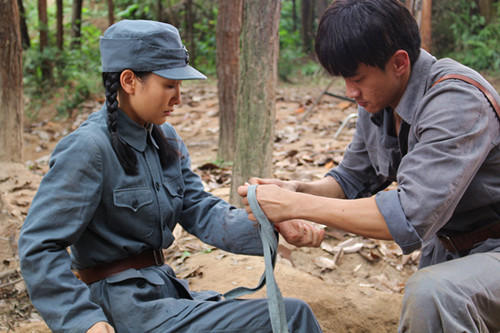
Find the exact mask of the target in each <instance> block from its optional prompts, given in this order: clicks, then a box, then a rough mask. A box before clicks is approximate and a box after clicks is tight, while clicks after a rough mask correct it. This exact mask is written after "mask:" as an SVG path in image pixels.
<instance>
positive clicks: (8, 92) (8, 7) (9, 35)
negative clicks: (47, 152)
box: [0, 1, 23, 162]
mask: <svg viewBox="0 0 500 333" xmlns="http://www.w3.org/2000/svg"><path fill="white" fill-rule="evenodd" d="M19 19H20V15H19V8H18V4H17V1H2V5H1V6H0V161H13V162H22V159H23V155H22V152H23V99H22V96H23V77H22V75H23V72H22V62H21V59H22V45H21V31H20V28H19Z"/></svg>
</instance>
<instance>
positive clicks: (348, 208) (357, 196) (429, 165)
mask: <svg viewBox="0 0 500 333" xmlns="http://www.w3.org/2000/svg"><path fill="white" fill-rule="evenodd" d="M316 52H317V55H318V58H319V60H320V62H321V64H322V65H323V66H324V67H325V69H326V70H327V71H328V72H329V73H330V74H332V75H340V76H342V77H343V78H344V80H345V83H346V91H347V95H348V96H349V97H351V98H354V99H355V100H356V102H357V103H358V105H359V108H358V114H359V120H358V123H357V126H356V132H355V134H354V138H353V140H352V142H351V143H350V145H349V146H348V148H347V151H346V153H345V156H344V159H343V161H342V163H340V165H338V166H337V167H336V168H334V169H332V170H331V171H330V172H328V174H327V175H326V177H325V178H324V179H322V180H320V181H316V182H309V183H305V182H299V181H288V182H284V181H279V180H272V179H252V180H251V182H255V183H260V184H261V185H259V186H258V188H257V199H258V201H259V203H260V205H261V207H262V209H263V210H264V212H265V214H266V215H267V217H268V218H269V219H270V220H272V221H273V222H274V223H277V224H279V223H281V222H283V221H286V220H289V219H293V218H303V219H308V220H311V221H315V222H318V223H322V224H325V225H329V226H333V227H336V228H341V229H344V230H347V231H349V232H353V233H356V234H359V235H363V236H366V237H372V238H378V239H387V240H390V239H393V240H394V241H395V242H396V243H397V244H398V245H399V246H400V247H401V249H402V250H403V252H404V253H405V254H408V253H410V252H412V251H414V250H416V249H419V248H421V249H422V257H421V261H420V267H421V269H420V270H419V271H418V272H417V273H416V274H415V275H414V276H413V277H412V278H411V279H410V280H409V281H408V283H407V285H406V290H405V297H404V300H403V309H402V316H401V320H400V325H399V331H400V332H419V333H422V332H487V331H495V332H498V331H500V283H498V277H499V276H500V253H499V252H500V146H499V143H500V121H499V116H500V114H498V113H499V112H500V110H499V107H498V105H499V104H500V97H499V96H498V94H497V93H496V92H495V90H494V89H493V88H492V87H491V85H490V84H489V83H488V82H487V81H486V80H485V79H484V78H483V77H481V75H479V74H478V73H477V72H475V71H473V70H472V69H470V68H468V67H465V66H463V65H461V64H459V63H457V62H455V61H453V60H451V59H442V60H436V58H434V57H433V56H432V55H430V54H429V53H427V52H426V51H424V50H421V49H420V37H419V32H418V26H417V24H416V22H415V20H414V18H413V17H412V16H411V15H410V13H409V12H408V10H407V9H406V8H405V7H404V6H403V5H402V4H401V3H400V2H399V1H397V0H337V1H335V2H334V3H333V5H332V6H331V7H330V8H328V10H327V11H326V12H325V14H324V15H323V17H322V19H321V22H320V25H319V29H318V33H317V37H316ZM394 181H396V182H397V188H396V189H394V190H388V191H383V190H384V189H386V187H387V186H388V185H389V184H391V183H392V182H394ZM239 193H240V195H242V196H244V197H245V196H246V193H247V189H246V187H245V186H242V187H240V188H239ZM346 199H348V200H346ZM244 201H245V200H244ZM297 203H300V204H297ZM247 211H248V212H249V213H250V211H249V210H247ZM250 218H253V216H252V214H250Z"/></svg>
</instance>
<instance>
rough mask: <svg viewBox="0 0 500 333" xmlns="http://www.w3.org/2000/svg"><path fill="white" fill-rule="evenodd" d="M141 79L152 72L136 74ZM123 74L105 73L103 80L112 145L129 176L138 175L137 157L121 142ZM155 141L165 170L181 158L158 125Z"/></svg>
mask: <svg viewBox="0 0 500 333" xmlns="http://www.w3.org/2000/svg"><path fill="white" fill-rule="evenodd" d="M134 73H135V75H136V76H137V77H138V78H139V79H143V80H144V79H146V78H147V76H148V75H150V74H151V72H134ZM120 74H121V72H105V73H102V80H103V83H104V89H105V93H106V106H107V111H108V118H107V125H108V131H109V133H110V135H111V145H112V146H113V150H114V151H115V154H116V156H117V157H118V160H119V161H120V164H121V166H122V167H123V170H125V173H126V174H128V175H136V174H137V157H136V155H135V153H134V151H133V150H132V148H131V147H130V146H129V145H128V144H127V143H125V142H124V141H122V140H120V137H119V135H118V128H117V119H118V99H117V95H118V89H119V88H120ZM151 135H152V136H153V139H154V140H155V142H156V143H157V144H158V147H159V156H160V163H161V166H162V167H163V168H166V167H167V166H168V165H169V164H170V163H171V162H173V161H175V160H176V159H177V158H179V152H178V151H177V150H176V149H175V148H174V147H173V146H172V145H171V144H170V143H169V142H168V140H167V138H166V137H165V135H164V134H163V130H162V129H161V128H160V126H158V125H154V124H153V128H152V131H151Z"/></svg>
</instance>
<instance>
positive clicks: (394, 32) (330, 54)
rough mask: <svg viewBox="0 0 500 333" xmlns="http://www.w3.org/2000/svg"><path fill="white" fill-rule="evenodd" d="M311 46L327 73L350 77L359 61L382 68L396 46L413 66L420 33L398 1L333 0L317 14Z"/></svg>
mask: <svg viewBox="0 0 500 333" xmlns="http://www.w3.org/2000/svg"><path fill="white" fill-rule="evenodd" d="M315 49H316V54H317V56H318V59H319V61H320V63H321V65H322V66H323V67H324V68H325V69H326V70H327V71H328V73H330V74H331V75H341V76H343V77H351V76H354V75H355V73H356V70H357V68H358V66H359V64H361V63H363V64H365V65H369V66H375V67H379V68H381V69H384V68H385V65H386V63H387V61H388V60H389V59H390V57H391V56H392V55H393V54H394V53H395V52H396V51H397V50H400V49H401V50H405V51H406V52H407V53H408V55H409V58H410V62H411V64H412V65H413V64H414V63H415V62H416V61H417V58H418V56H419V54H420V34H419V31H418V25H417V22H416V21H415V19H414V18H413V16H412V15H411V14H410V12H409V11H408V9H407V8H406V7H405V6H404V5H403V4H402V3H401V2H400V1H399V0H336V1H335V2H334V3H333V4H332V5H331V6H330V7H329V8H328V9H327V10H326V11H325V13H324V14H323V16H322V17H321V20H320V23H319V27H318V32H317V34H316V41H315Z"/></svg>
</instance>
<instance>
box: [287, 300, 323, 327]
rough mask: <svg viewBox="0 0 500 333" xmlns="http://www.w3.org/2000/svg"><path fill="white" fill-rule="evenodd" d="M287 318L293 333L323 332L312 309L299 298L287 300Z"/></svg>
mask: <svg viewBox="0 0 500 333" xmlns="http://www.w3.org/2000/svg"><path fill="white" fill-rule="evenodd" d="M284 302H285V309H286V316H287V319H288V323H289V326H290V327H292V328H293V329H292V331H293V332H321V328H320V326H319V324H318V322H317V320H316V317H315V316H314V314H313V312H312V310H311V307H310V306H309V305H308V304H307V303H306V302H304V301H302V300H300V299H297V298H285V299H284Z"/></svg>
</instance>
